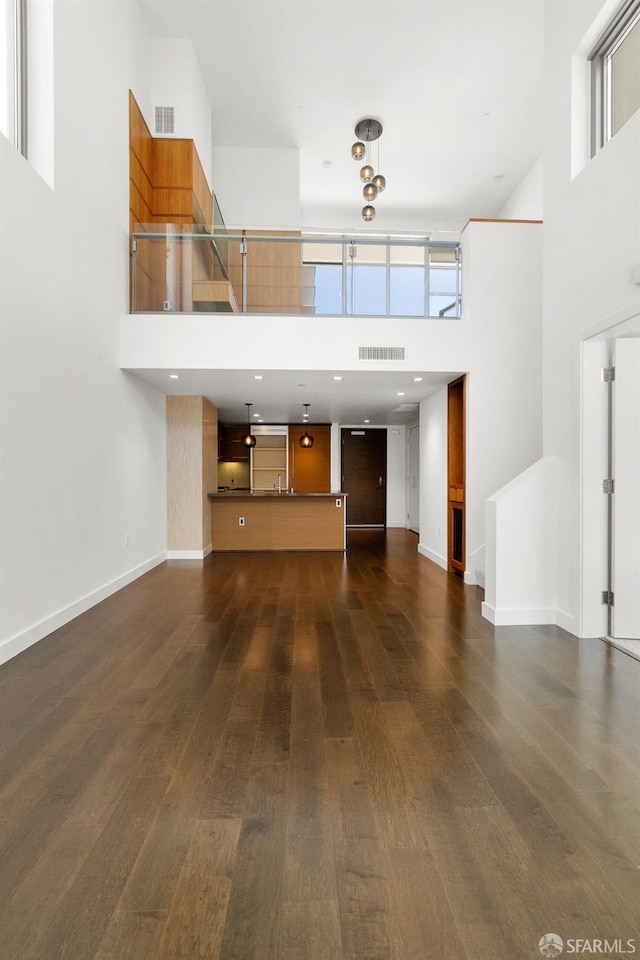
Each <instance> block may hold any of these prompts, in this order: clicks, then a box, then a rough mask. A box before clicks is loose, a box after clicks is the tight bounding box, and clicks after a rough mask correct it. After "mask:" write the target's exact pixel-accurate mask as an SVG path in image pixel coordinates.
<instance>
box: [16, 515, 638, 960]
mask: <svg viewBox="0 0 640 960" xmlns="http://www.w3.org/2000/svg"><path fill="white" fill-rule="evenodd" d="M480 602H481V592H480V591H479V589H478V588H475V587H471V588H469V587H467V588H465V587H464V586H463V585H462V583H461V582H460V581H459V580H457V579H456V578H454V577H452V576H449V575H447V574H446V573H445V572H444V571H443V570H441V569H440V568H438V567H437V566H435V565H434V564H432V563H431V562H430V561H428V560H426V559H425V558H423V557H421V556H420V555H419V554H418V553H417V551H416V538H415V536H414V535H413V534H411V533H408V532H406V531H404V530H389V531H388V535H387V539H386V542H385V541H383V542H377V543H376V542H368V543H367V542H362V543H360V544H353V545H352V546H351V547H350V550H349V552H348V555H347V556H346V559H345V558H343V556H342V554H293V553H290V554H281V555H276V554H269V555H265V554H254V555H247V554H226V555H218V556H210V557H208V558H207V560H206V561H205V562H204V564H200V563H189V562H186V563H185V562H173V563H165V564H163V565H162V566H160V567H158V568H156V569H155V570H153V571H152V572H151V573H149V574H147V575H146V576H144V577H143V578H141V579H140V580H138V581H136V582H135V583H133V584H132V585H131V586H129V587H127V588H126V589H125V590H123V591H121V592H120V593H118V594H116V595H115V596H113V597H111V598H110V599H108V600H106V601H105V602H103V603H101V604H100V605H98V606H97V607H94V608H93V609H91V610H90V611H88V612H87V613H86V614H84V615H83V616H81V617H80V618H78V619H77V620H75V621H73V622H72V623H71V624H69V625H67V626H66V627H64V628H62V629H60V630H59V631H57V632H56V633H55V634H53V635H52V636H51V637H49V638H47V639H46V640H43V641H42V642H41V643H39V644H36V645H35V646H33V647H31V648H30V649H29V650H27V651H26V652H25V653H23V654H22V655H21V656H19V657H17V658H15V659H14V660H12V661H10V662H9V663H7V664H6V665H5V666H3V667H2V668H1V669H0V742H1V748H2V754H1V756H0V899H1V905H0V957H2V958H7V960H18V958H19V960H54V958H69V960H92V958H100V960H106V958H110V960H130V958H141V960H179V958H189V960H190V958H202V957H220V958H222V960H231V958H235V960H262V958H264V960H267V958H273V960H276V958H280V960H316V958H323V960H341V958H349V960H356V958H357V960H367V958H371V960H383V958H384V960H386V958H393V960H409V958H411V960H418V958H419V960H426V958H429V957H438V958H441V957H445V958H453V957H456V958H458V957H462V958H468V960H492V958H496V960H503V958H504V960H514V958H526V957H539V956H540V954H539V952H538V941H539V940H540V938H541V937H542V936H543V935H544V934H546V933H548V932H554V933H556V934H559V935H560V936H561V937H563V938H564V939H565V940H566V939H567V938H570V937H584V938H605V937H607V938H609V939H610V940H612V939H614V938H621V939H622V940H623V941H626V940H628V939H634V938H640V920H639V916H638V903H639V902H640V869H639V866H640V831H639V830H638V821H639V816H640V804H639V802H638V797H639V796H640V746H639V740H638V720H639V718H640V709H639V700H640V662H638V661H636V660H634V659H632V658H631V657H629V656H626V655H625V654H624V653H622V652H620V651H617V650H615V649H613V648H611V647H609V646H607V645H606V644H604V643H602V642H601V641H599V640H596V639H594V640H587V641H584V640H583V641H580V640H577V639H575V638H574V637H572V636H570V635H569V634H566V633H564V632H562V631H561V630H559V629H556V628H547V627H538V628H534V627H520V628H512V627H503V628H499V629H494V628H493V627H492V626H491V625H490V624H489V623H488V622H487V621H486V620H483V619H482V617H481V616H480ZM636 944H637V946H638V947H639V948H640V939H636ZM615 955H617V954H615Z"/></svg>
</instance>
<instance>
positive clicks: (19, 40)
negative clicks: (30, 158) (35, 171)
mask: <svg viewBox="0 0 640 960" xmlns="http://www.w3.org/2000/svg"><path fill="white" fill-rule="evenodd" d="M0 54H1V56H0V59H1V61H2V67H1V68H0V131H2V133H4V135H5V137H7V139H8V140H10V141H11V142H12V143H13V145H14V146H15V147H16V149H17V150H19V151H20V153H21V154H22V155H23V156H24V157H26V156H27V154H28V142H27V141H28V118H27V102H28V98H27V82H28V64H27V0H0Z"/></svg>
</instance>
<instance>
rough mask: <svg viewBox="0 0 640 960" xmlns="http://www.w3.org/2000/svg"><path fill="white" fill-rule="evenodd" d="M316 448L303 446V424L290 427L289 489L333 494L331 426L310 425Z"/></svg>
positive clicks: (300, 491)
mask: <svg viewBox="0 0 640 960" xmlns="http://www.w3.org/2000/svg"><path fill="white" fill-rule="evenodd" d="M308 430H309V433H310V434H311V435H312V437H313V440H314V443H313V446H312V447H308V448H305V447H301V446H300V442H299V441H300V437H301V436H302V434H303V433H304V431H305V427H304V426H303V425H302V424H297V425H295V426H294V425H293V424H292V425H291V426H290V427H289V486H290V487H292V488H293V490H294V491H295V493H329V492H330V491H331V426H330V425H329V424H310V425H309V427H308Z"/></svg>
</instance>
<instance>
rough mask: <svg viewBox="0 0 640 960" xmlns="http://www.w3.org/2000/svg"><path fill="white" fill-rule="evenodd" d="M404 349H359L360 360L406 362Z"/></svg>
mask: <svg viewBox="0 0 640 960" xmlns="http://www.w3.org/2000/svg"><path fill="white" fill-rule="evenodd" d="M404 349H405V348H404V347H359V348H358V360H404Z"/></svg>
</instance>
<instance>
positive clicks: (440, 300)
mask: <svg viewBox="0 0 640 960" xmlns="http://www.w3.org/2000/svg"><path fill="white" fill-rule="evenodd" d="M460 275H461V270H460V244H459V242H458V241H450V242H445V241H432V240H428V239H417V238H403V239H389V238H369V237H367V238H364V237H344V236H339V237H336V236H332V237H327V236H313V235H305V236H301V235H300V234H298V233H277V234H276V233H264V234H258V233H250V232H248V231H240V232H237V233H233V232H230V231H227V230H226V229H224V228H223V229H220V227H218V228H215V227H208V226H204V225H201V224H188V225H182V224H180V225H177V224H158V223H153V224H144V225H138V226H137V227H136V229H135V231H134V232H133V233H132V270H131V312H132V313H161V312H165V313H187V314H191V313H243V314H276V315H295V316H300V315H313V316H348V317H410V318H413V317H417V318H430V317H433V318H442V317H459V316H460V301H461V285H460Z"/></svg>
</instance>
